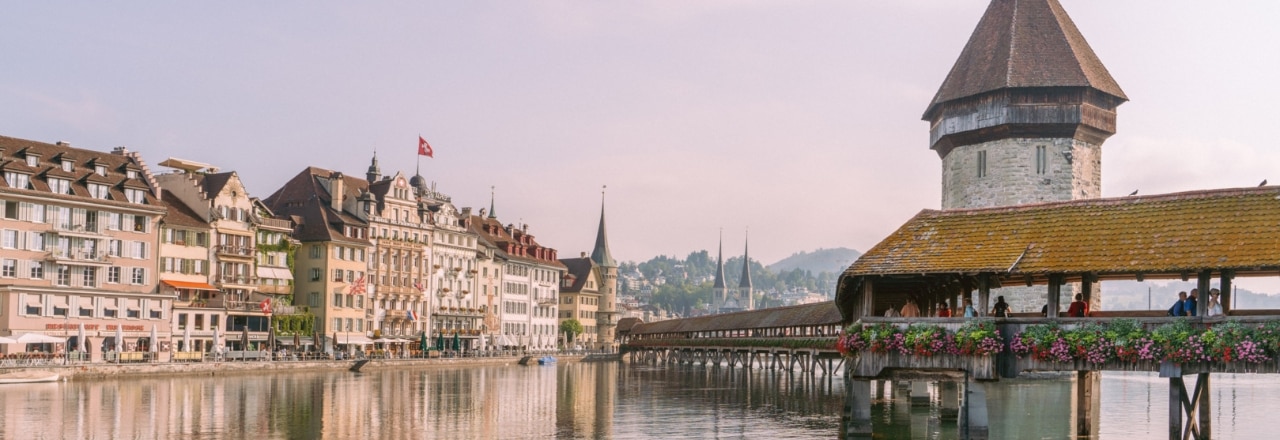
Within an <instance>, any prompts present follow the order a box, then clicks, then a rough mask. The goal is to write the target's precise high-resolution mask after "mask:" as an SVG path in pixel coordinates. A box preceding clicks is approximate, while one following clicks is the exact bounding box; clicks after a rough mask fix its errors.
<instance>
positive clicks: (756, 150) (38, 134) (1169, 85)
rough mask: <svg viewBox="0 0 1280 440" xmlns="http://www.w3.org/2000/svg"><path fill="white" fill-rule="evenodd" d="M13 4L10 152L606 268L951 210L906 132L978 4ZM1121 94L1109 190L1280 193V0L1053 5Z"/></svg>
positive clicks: (3, 42) (934, 167)
mask: <svg viewBox="0 0 1280 440" xmlns="http://www.w3.org/2000/svg"><path fill="white" fill-rule="evenodd" d="M374 3H376V5H370V4H368V3H365V2H359V3H356V2H340V3H322V2H313V1H306V2H283V1H280V2H201V3H195V2H175V3H171V2H85V3H80V4H74V3H71V2H16V1H6V2H2V3H0V59H2V60H3V63H0V134H4V135H7V136H13V137H19V138H26V139H33V140H39V141H46V142H53V141H58V140H65V141H69V142H71V143H72V144H73V145H75V146H78V147H82V148H90V149H98V150H109V149H110V148H111V147H114V146H118V145H125V146H128V147H129V148H130V149H133V150H136V151H140V152H142V153H143V155H144V157H145V158H146V160H147V161H148V162H149V163H150V164H151V165H152V168H153V171H160V170H162V168H160V167H157V166H155V164H156V163H158V162H160V161H162V160H164V159H165V158H166V157H171V156H172V157H181V158H185V159H191V160H196V161H202V162H208V163H213V164H216V165H219V166H221V167H222V168H223V169H224V170H235V171H238V172H239V173H240V175H241V177H242V178H243V179H244V180H245V182H246V184H247V185H248V189H249V191H250V193H251V194H252V195H256V196H259V197H266V196H268V195H270V194H271V193H272V192H274V191H275V190H276V189H277V188H278V187H279V186H280V185H281V184H283V183H284V181H285V180H286V179H287V178H289V177H291V176H293V175H295V174H297V173H298V172H300V171H301V170H302V169H303V168H304V167H306V166H308V165H315V166H319V167H324V168H329V169H337V170H340V171H343V172H346V173H348V174H353V175H360V176H363V175H364V171H365V168H366V167H367V166H368V163H369V158H370V155H371V154H373V151H374V149H377V151H378V157H379V158H380V159H381V163H382V169H383V172H384V173H385V174H392V173H394V172H395V171H397V170H399V171H403V172H405V173H408V174H410V175H411V174H412V173H413V172H414V160H415V158H416V156H415V152H416V147H417V143H416V139H417V137H418V135H419V134H421V135H423V136H424V137H426V138H427V139H428V141H430V142H431V143H432V145H433V146H434V147H435V152H436V157H435V158H434V159H424V160H422V161H421V164H422V174H423V175H424V176H426V177H427V178H428V179H429V180H433V181H435V182H437V185H438V188H439V189H440V190H441V191H443V192H445V193H447V194H450V195H452V196H453V198H454V201H455V203H456V204H457V205H459V206H475V207H479V206H485V205H487V204H488V203H489V187H490V186H491V185H492V186H496V187H497V207H498V209H497V211H498V214H499V216H500V218H501V219H502V220H503V221H505V222H508V223H517V222H520V221H523V222H526V223H529V224H530V231H531V232H532V233H533V234H534V235H536V236H537V237H538V240H539V241H540V242H542V243H543V244H546V245H549V246H552V247H555V248H557V249H559V250H560V252H561V255H562V256H573V255H576V254H577V253H578V252H580V251H590V247H591V244H592V240H593V239H594V237H595V227H596V221H597V215H598V214H599V209H600V205H599V204H600V187H601V185H605V184H607V185H608V187H609V189H608V196H607V197H608V200H607V207H608V221H609V228H610V231H609V232H610V234H611V235H610V238H611V245H612V248H613V252H614V256H615V257H617V258H619V259H623V260H637V259H647V258H649V257H651V256H654V255H656V254H675V255H684V254H686V253H688V252H689V251H691V250H695V249H714V247H715V245H716V237H717V234H718V231H719V229H720V228H721V227H723V228H724V235H725V240H726V248H727V251H728V252H729V253H731V254H737V253H740V252H741V249H742V239H743V234H744V230H745V229H746V228H748V227H749V228H750V231H751V251H752V256H753V257H755V258H757V259H760V260H762V261H764V262H765V263H771V262H773V261H776V260H778V259H781V258H783V257H785V256H787V255H789V254H790V253H792V252H795V251H799V250H812V249H815V248H819V247H837V246H846V247H852V248H855V249H858V250H866V249H867V248H869V247H871V246H872V245H874V244H875V243H876V242H878V241H879V240H880V239H882V238H883V237H884V236H886V235H887V234H889V233H890V232H892V231H893V230H894V229H896V228H897V227H898V226H899V225H900V224H901V223H903V222H904V221H905V220H907V219H908V218H910V217H911V216H912V215H914V214H915V213H916V212H918V211H919V210H920V209H923V208H937V207H938V206H939V203H940V183H939V179H940V173H941V171H940V170H941V168H940V160H939V158H938V156H937V154H936V153H934V152H933V151H931V150H930V149H929V146H928V145H927V142H928V126H927V123H925V122H923V121H921V120H920V116H921V114H922V113H923V112H924V110H925V106H926V105H927V104H928V102H929V100H930V98H932V96H933V94H934V92H935V91H936V90H937V88H938V86H939V85H940V84H941V82H942V80H943V78H944V77H945V76H946V74H947V71H948V70H949V69H950V68H951V65H952V64H953V63H954V62H955V59H956V57H957V56H958V55H959V53H960V50H961V48H962V47H963V46H964V44H965V42H966V41H967V39H968V36H969V34H970V33H971V32H972V30H973V28H974V26H976V25H977V22H978V19H979V17H980V16H981V14H982V12H983V10H984V9H985V8H986V5H987V2H986V1H982V0H970V1H954V0H937V1H919V0H913V1H900V0H899V1H891V2H885V1H875V2H872V1H834V2H795V1H787V2H782V1H778V2H746V1H725V2H720V1H703V0H700V1H696V2H686V1H669V2H554V1H538V2H516V1H495V2H485V1H466V2H461V1H459V2H405V3H402V4H395V3H392V2H374ZM1063 3H1064V6H1065V7H1066V9H1067V11H1068V12H1069V13H1070V14H1071V16H1072V18H1073V19H1074V20H1075V23H1076V24H1077V26H1079V28H1080V29H1081V31H1082V32H1083V33H1084V35H1085V37H1086V38H1087V39H1088V40H1089V43H1090V44H1091V45H1092V47H1093V49H1094V50H1095V51H1096V52H1097V54H1098V56H1099V57H1100V58H1101V59H1102V61H1103V63H1104V64H1106V66H1107V67H1108V69H1109V70H1110V71H1111V73H1112V75H1113V76H1114V77H1115V78H1116V80H1117V81H1118V82H1119V83H1120V85H1121V87H1122V88H1123V89H1124V90H1125V92H1126V93H1127V94H1128V95H1129V97H1130V99H1132V101H1131V102H1129V103H1126V104H1124V105H1122V106H1121V107H1120V109H1119V132H1118V134H1116V135H1115V136H1114V137H1112V138H1111V139H1110V140H1109V141H1107V143H1106V144H1105V146H1104V147H1103V194H1104V196H1121V195H1125V194H1128V193H1129V192H1131V191H1133V190H1134V189H1135V188H1136V189H1140V190H1141V192H1142V193H1143V194H1154V193H1161V192H1173V191H1183V190H1192V189H1203V188H1218V187H1232V186H1254V185H1256V184H1257V183H1258V182H1259V181H1261V180H1262V179H1264V178H1269V179H1271V181H1272V182H1275V183H1280V167H1277V164H1280V142H1278V141H1277V139H1276V137H1275V132H1276V130H1275V127H1276V125H1277V122H1276V116H1275V105H1274V103H1275V102H1277V101H1280V81H1277V79H1276V78H1277V72H1280V31H1278V30H1277V29H1280V28H1278V27H1277V26H1276V24H1275V23H1276V22H1277V21H1278V20H1280V2H1276V1H1270V0H1266V1H1263V0H1259V1H1230V2H1205V1H1169V0H1161V1H1155V0H1151V1H1138V0H1128V1H1115V0H1079V1H1071V0H1064V1H1063Z"/></svg>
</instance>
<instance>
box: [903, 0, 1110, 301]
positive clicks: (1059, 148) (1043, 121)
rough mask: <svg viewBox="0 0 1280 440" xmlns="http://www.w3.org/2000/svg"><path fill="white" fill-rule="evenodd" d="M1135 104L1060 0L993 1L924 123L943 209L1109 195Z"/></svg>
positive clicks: (1021, 293)
mask: <svg viewBox="0 0 1280 440" xmlns="http://www.w3.org/2000/svg"><path fill="white" fill-rule="evenodd" d="M1028 48H1034V50H1029V49H1028ZM1127 100H1128V98H1127V97H1126V96H1125V94H1124V91H1122V90H1121V89H1120V86H1119V84H1117V83H1116V81H1115V80H1114V79H1113V78H1112V77H1111V74H1110V73H1109V72H1108V71H1107V68H1106V67H1105V66H1103V65H1102V61H1100V60H1099V59H1098V56H1097V55H1096V54H1094V52H1093V49H1091V48H1090V47H1089V43H1088V42H1086V41H1085V39H1084V36H1083V35H1081V34H1080V31H1079V29H1077V28H1076V26H1075V23H1073V22H1072V21H1071V18H1070V17H1068V16H1067V14H1066V11H1064V10H1063V8H1062V5H1061V4H1059V3H1058V2H1057V1H1056V0H996V1H992V2H991V5H990V6H989V7H988V8H987V10H986V12H985V13H984V15H983V16H982V19H981V20H980V21H979V22H978V26H977V28H976V29H974V31H973V35H972V36H971V37H970V38H969V42H968V43H967V44H966V45H965V47H964V49H963V50H962V51H961V53H960V57H959V58H958V59H957V60H956V63H955V65H954V66H953V67H952V68H951V71H950V73H948V74H947V77H946V79H944V80H943V82H942V85H941V86H940V87H939V88H938V92H937V94H936V95H934V98H933V100H932V101H931V102H930V103H929V106H928V108H927V109H926V110H925V113H924V116H923V118H924V120H925V121H928V122H929V143H930V144H929V146H930V148H931V149H933V150H934V151H936V152H937V153H938V157H940V158H941V159H942V209H968V208H985V207H995V206H1008V205H1020V204H1030V203H1043V202H1055V201H1066V200H1078V199H1092V198H1098V197H1100V196H1101V195H1102V143H1103V142H1104V141H1106V139H1107V138H1108V137H1110V136H1111V135H1113V134H1115V132H1116V108H1117V107H1118V106H1119V105H1120V104H1122V103H1124V102H1125V101H1127ZM1073 290H1074V289H1070V288H1068V289H1063V295H1064V298H1071V295H1072V291H1073ZM1095 291H1096V290H1095ZM1000 294H1001V295H1004V296H1005V298H1006V300H1008V301H1009V302H1010V303H1011V305H1012V307H1013V309H1014V310H1015V311H1020V312H1030V311H1039V310H1040V307H1041V305H1043V299H1042V298H1040V296H1041V295H1039V294H1036V293H1034V292H1031V291H1028V290H1027V289H1008V288H1006V289H1005V290H1004V291H1001V292H1000ZM1067 302H1070V300H1069V299H1068V300H1067ZM1093 302H1094V306H1095V307H1096V306H1098V305H1099V304H1100V296H1095V298H1094V301H1093ZM953 306H954V305H953ZM983 312H985V310H984V311H983Z"/></svg>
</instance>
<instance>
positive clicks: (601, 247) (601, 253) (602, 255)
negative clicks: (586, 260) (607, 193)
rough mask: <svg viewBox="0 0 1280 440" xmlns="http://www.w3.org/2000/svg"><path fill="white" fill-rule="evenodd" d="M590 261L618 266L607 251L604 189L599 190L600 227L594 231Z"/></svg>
mask: <svg viewBox="0 0 1280 440" xmlns="http://www.w3.org/2000/svg"><path fill="white" fill-rule="evenodd" d="M591 261H594V262H596V264H598V265H600V266H601V267H618V263H617V262H615V261H613V254H610V253H609V237H608V234H607V233H606V232H605V227H604V190H603V189H602V190H601V191H600V229H599V230H597V231H596V248H595V250H592V251H591Z"/></svg>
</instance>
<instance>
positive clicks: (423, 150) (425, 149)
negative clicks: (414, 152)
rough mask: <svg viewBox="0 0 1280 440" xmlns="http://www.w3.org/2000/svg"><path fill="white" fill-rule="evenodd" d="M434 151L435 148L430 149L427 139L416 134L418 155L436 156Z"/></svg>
mask: <svg viewBox="0 0 1280 440" xmlns="http://www.w3.org/2000/svg"><path fill="white" fill-rule="evenodd" d="M435 153H436V152H435V150H432V149H431V144H428V143H427V140H426V139H423V138H422V136H418V155H419V156H427V157H436V156H435Z"/></svg>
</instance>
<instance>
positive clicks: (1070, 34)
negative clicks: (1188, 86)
mask: <svg viewBox="0 0 1280 440" xmlns="http://www.w3.org/2000/svg"><path fill="white" fill-rule="evenodd" d="M1024 87H1090V88H1093V89H1096V90H1098V91H1101V92H1103V93H1106V94H1108V95H1111V96H1114V97H1116V98H1119V99H1120V100H1122V101H1127V100H1129V98H1128V97H1127V96H1125V94H1124V91H1123V90H1121V89H1120V85H1119V84H1116V81H1115V79H1114V78H1112V77H1111V73H1109V72H1107V68H1106V67H1105V66H1103V65H1102V61H1100V60H1099V59H1098V56H1097V55H1096V54H1094V53H1093V49H1092V48H1090V47H1089V43H1088V42H1086V41H1085V39H1084V36H1083V35H1081V34H1080V30H1079V29H1077V28H1076V25H1075V23H1073V22H1072V21H1071V17H1068V16H1067V12H1066V11H1065V10H1063V8H1062V5H1061V4H1060V3H1058V0H992V1H991V4H990V5H989V6H988V7H987V11H986V13H985V14H984V15H983V16H982V20H981V21H979V22H978V27H977V28H976V29H974V31H973V35H972V36H970V37H969V42H968V43H967V44H965V47H964V51H962V52H961V53H960V58H959V59H957V60H956V64H955V66H953V67H952V68H951V72H950V73H948V74H947V79H946V80H945V81H943V82H942V87H940V88H939V89H938V93H937V95H935V96H934V97H933V102H931V103H930V104H929V109H928V110H926V111H925V119H926V120H928V119H930V114H932V113H933V112H934V111H935V110H936V109H937V107H938V106H939V105H940V104H942V103H945V102H947V101H952V100H956V99H961V98H968V97H972V96H975V95H979V94H982V93H986V92H991V91H995V90H999V89H1003V88H1024Z"/></svg>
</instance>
